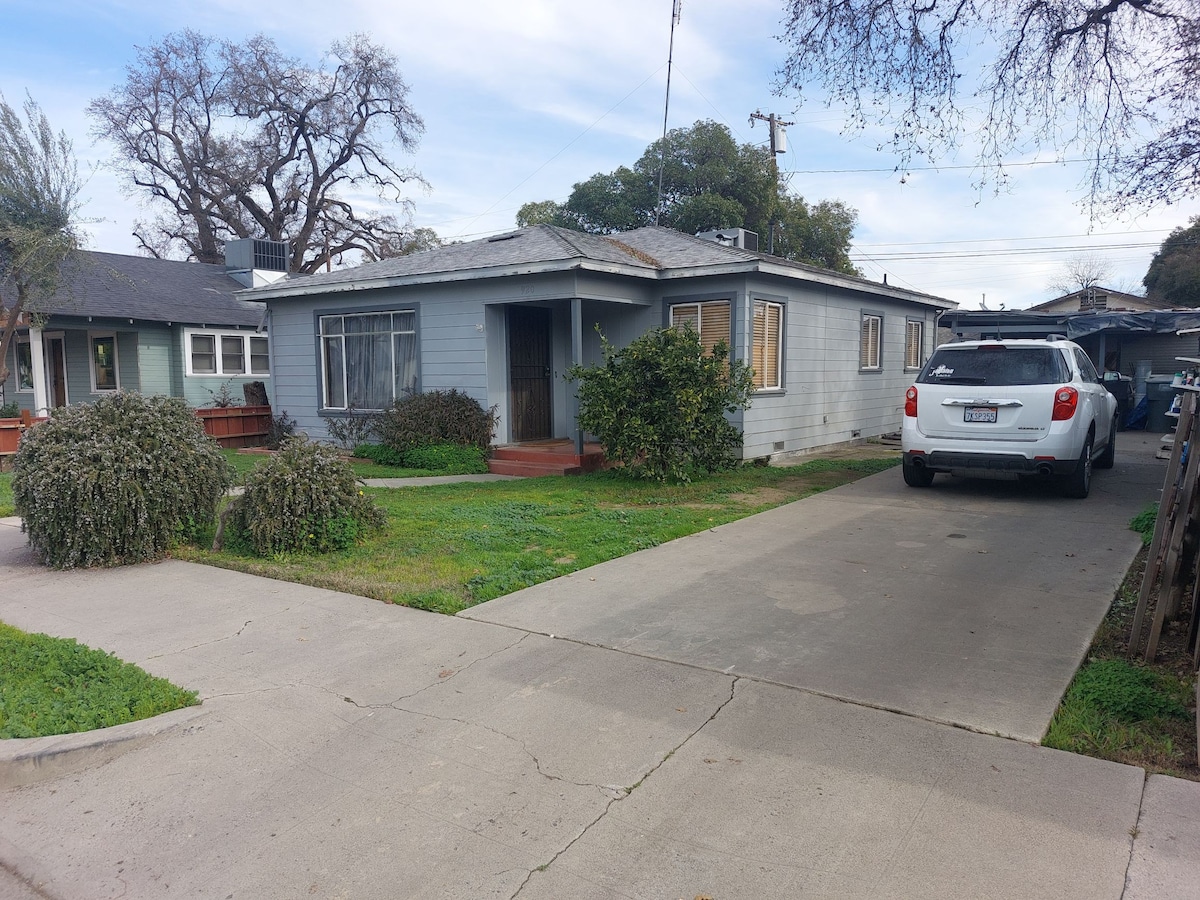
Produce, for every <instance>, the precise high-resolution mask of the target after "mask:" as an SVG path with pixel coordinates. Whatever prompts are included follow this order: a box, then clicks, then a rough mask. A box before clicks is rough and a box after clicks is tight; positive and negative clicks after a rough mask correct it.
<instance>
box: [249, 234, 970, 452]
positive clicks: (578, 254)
mask: <svg viewBox="0 0 1200 900" xmlns="http://www.w3.org/2000/svg"><path fill="white" fill-rule="evenodd" d="M756 247H757V239H756V236H754V235H753V234H752V233H749V232H743V231H742V230H741V229H737V228H735V229H728V230H725V231H722V232H713V233H711V234H708V235H701V236H697V237H693V236H690V235H686V234H681V233H679V232H677V231H672V230H670V229H667V228H658V227H649V228H640V229H637V230H636V231H630V232H624V233H621V234H613V235H608V236H600V235H590V234H582V233H580V232H576V231H570V230H567V229H564V228H556V227H553V226H549V225H535V226H532V227H530V228H523V229H520V230H517V231H513V232H510V233H507V234H500V235H496V236H494V237H490V238H485V239H482V240H477V241H470V242H467V243H462V244H452V245H448V246H445V247H441V248H438V249H434V250H429V251H426V252H423V253H415V254H412V255H410V256H404V257H398V258H396V259H387V260H382V261H380V262H376V263H369V264H366V265H361V266H358V267H356V268H348V269H343V270H338V271H334V272H327V273H320V274H316V275H310V276H307V277H304V278H291V279H288V280H285V281H280V282H276V283H274V284H271V285H268V286H266V287H261V288H258V289H256V290H253V291H250V292H248V293H247V294H245V295H243V296H248V297H253V298H255V299H256V300H263V301H265V302H266V303H267V306H268V308H269V322H270V327H271V337H272V341H273V342H274V345H273V346H274V349H273V357H272V358H273V363H274V365H273V367H272V371H273V373H274V376H275V378H274V380H275V382H276V383H275V387H274V397H275V402H276V405H277V406H278V408H280V409H285V410H287V411H288V413H289V415H291V416H293V417H294V418H295V419H296V421H297V423H298V426H299V428H301V429H302V430H304V431H305V432H307V433H308V434H309V435H311V436H312V437H314V438H325V437H327V435H328V431H327V423H328V422H329V421H330V420H332V419H336V418H341V417H345V416H351V415H354V414H355V413H356V412H366V411H369V410H377V409H382V408H385V407H387V406H389V405H390V404H391V403H392V401H393V400H394V399H395V398H398V397H401V396H403V395H404V394H405V393H407V392H411V391H431V390H437V389H443V390H445V389H451V388H454V389H457V390H460V391H464V392H465V393H467V394H469V395H470V396H472V397H474V398H475V399H477V400H478V401H479V402H480V403H482V404H483V405H484V406H486V407H493V406H494V407H495V408H496V411H497V414H498V417H499V420H498V425H497V430H496V435H495V441H496V442H497V443H498V444H511V443H524V442H535V441H545V440H547V439H562V438H566V439H571V440H573V441H574V442H575V445H576V449H577V451H580V450H582V446H583V441H584V435H583V434H581V433H580V431H579V429H578V426H577V423H576V415H577V401H576V397H575V387H574V385H573V384H571V383H570V382H569V381H568V380H567V379H566V374H567V370H568V368H569V366H570V365H571V364H572V363H580V364H585V365H588V364H593V363H597V362H599V361H600V360H601V359H602V352H601V344H600V334H599V333H598V332H600V333H603V334H604V336H605V337H607V338H608V340H609V341H611V342H612V343H613V344H614V345H616V346H618V347H621V346H625V345H626V344H628V343H629V342H630V341H632V340H633V339H634V338H636V337H638V336H639V335H641V334H643V333H645V332H646V331H647V330H649V329H652V328H655V327H660V326H667V325H679V324H681V323H684V322H688V323H691V324H692V325H693V326H694V327H695V328H696V330H697V331H698V332H699V333H700V337H701V340H702V341H703V342H704V343H705V344H709V345H711V344H712V343H714V342H716V341H718V340H719V341H723V342H725V343H726V344H728V345H729V346H730V347H731V348H732V352H733V355H734V357H735V358H738V359H744V360H746V361H747V362H748V363H749V364H750V365H751V366H752V367H753V368H754V371H755V388H756V390H755V393H754V395H753V399H752V403H751V406H750V408H749V409H747V410H745V411H738V412H737V413H736V414H734V415H733V419H735V424H736V425H737V426H738V427H739V428H740V429H741V430H742V431H743V434H744V436H745V439H744V445H743V448H742V455H743V457H744V458H747V459H749V458H757V457H766V456H785V455H788V454H793V453H801V452H805V451H807V450H812V449H814V448H817V447H822V446H827V445H830V444H836V443H839V442H844V441H849V440H853V439H855V438H866V437H870V436H872V435H880V434H884V433H887V432H892V431H897V430H899V428H900V423H901V418H902V415H903V404H904V399H903V398H904V390H905V388H907V387H908V385H909V384H910V382H911V380H912V377H913V373H914V372H916V371H917V370H918V369H919V368H920V367H921V365H922V364H923V363H924V362H925V359H926V357H927V355H928V353H929V352H930V351H931V350H932V347H933V336H934V334H935V329H936V323H937V316H938V314H939V313H940V312H942V311H943V310H945V309H948V308H950V307H953V306H954V305H955V304H953V303H951V302H950V301H948V300H943V299H941V298H939V297H933V296H930V295H928V294H922V293H919V292H917V291H912V290H907V289H905V288H899V287H895V286H891V285H888V284H880V283H878V282H872V281H867V280H866V279H864V278H855V277H852V276H848V275H843V274H841V273H839V272H833V271H829V270H827V269H820V268H817V267H815V266H808V265H804V264H801V263H796V262H791V261H789V260H785V259H780V258H777V257H773V256H769V255H767V254H765V253H759V252H757V249H756Z"/></svg>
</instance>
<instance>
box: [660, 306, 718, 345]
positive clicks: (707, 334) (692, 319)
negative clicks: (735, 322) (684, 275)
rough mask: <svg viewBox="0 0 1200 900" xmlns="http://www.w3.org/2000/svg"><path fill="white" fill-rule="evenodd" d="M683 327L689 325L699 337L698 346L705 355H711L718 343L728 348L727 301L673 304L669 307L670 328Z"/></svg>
mask: <svg viewBox="0 0 1200 900" xmlns="http://www.w3.org/2000/svg"><path fill="white" fill-rule="evenodd" d="M685 325H691V326H692V328H694V329H695V330H696V333H697V334H698V335H700V345H701V346H702V347H704V352H705V353H712V349H713V347H714V346H716V344H717V342H718V341H719V342H721V343H723V344H724V345H725V346H726V347H728V346H729V345H730V337H729V334H730V332H729V301H728V300H712V301H709V302H706V303H677V304H675V305H674V306H672V307H671V327H672V328H682V327H683V326H685Z"/></svg>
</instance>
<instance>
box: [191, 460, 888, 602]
mask: <svg viewBox="0 0 1200 900" xmlns="http://www.w3.org/2000/svg"><path fill="white" fill-rule="evenodd" d="M897 461H898V460H897V459H896V458H895V457H892V458H889V459H869V460H854V459H842V460H814V461H811V462H808V463H806V464H804V465H800V466H794V467H789V468H766V467H754V466H749V467H745V468H742V469H739V470H737V471H734V472H730V473H724V474H720V475H716V476H713V477H711V478H707V479H703V480H700V481H697V482H694V483H692V484H687V485H662V484H657V483H644V482H637V481H632V480H630V479H629V478H627V477H623V476H621V475H619V474H616V473H612V472H604V473H598V474H595V475H587V476H577V477H570V478H562V477H549V478H526V479H520V480H514V481H500V482H488V483H468V484H453V485H439V486H435V487H422V488H396V489H371V490H370V494H371V496H372V497H373V498H374V499H375V502H376V503H377V504H378V505H379V506H381V507H382V508H383V509H384V510H386V512H387V518H388V521H387V526H386V527H385V529H384V531H383V532H382V533H381V534H379V535H377V536H375V537H373V538H371V539H370V540H368V541H367V542H366V543H364V544H362V545H360V546H358V547H355V548H352V549H350V550H346V551H343V552H340V553H332V554H326V555H322V556H308V555H298V554H291V555H285V556H280V557H278V558H275V559H269V560H264V559H258V558H255V557H251V556H245V555H239V554H236V553H233V552H230V551H224V552H220V553H214V552H212V551H210V550H207V549H202V548H198V547H190V548H182V549H181V550H179V551H177V552H176V553H175V555H177V556H180V557H183V558H186V559H191V560H195V561H197V562H205V563H211V564H213V565H219V566H225V567H228V568H233V569H238V570H240V571H244V572H252V573H255V574H259V575H266V576H269V577H272V578H280V579H283V580H287V581H296V582H301V583H304V584H311V585H316V586H318V587H327V588H332V589H334V590H340V591H347V592H349V593H354V594H359V595H362V596H366V597H374V598H376V599H378V600H385V601H388V602H391V603H399V604H403V605H407V606H414V607H418V608H421V609H429V610H435V611H438V612H445V613H455V612H458V611H459V610H462V609H466V608H467V607H470V606H473V605H475V604H476V603H481V602H483V601H484V600H490V599H492V598H493V597H498V596H500V595H502V594H506V593H509V592H511V591H515V590H518V589H520V588H523V587H528V586H529V585H532V584H537V583H539V582H542V581H548V580H549V579H551V578H556V577H558V576H559V575H565V574H567V573H569V572H574V571H577V570H579V569H583V568H586V567H587V566H591V565H595V564H596V563H600V562H604V561H605V560H609V559H613V558H615V557H618V556H624V555H626V554H628V553H632V552H634V551H636V550H641V549H643V548H646V547H652V546H654V545H656V544H660V543H663V542H665V541H669V540H673V539H675V538H678V537H682V536H684V535H688V534H693V533H695V532H697V531H703V530H704V529H706V528H712V527H714V526H716V525H721V524H723V523H725V522H731V521H733V520H735V519H740V518H743V517H745V516H748V515H751V514H753V513H756V512H761V511H763V510H765V509H770V508H771V507H774V506H779V505H781V504H783V503H787V502H790V501H792V500H797V499H800V498H802V497H806V496H809V495H810V494H813V493H816V492H818V491H821V490H826V489H828V488H831V487H836V486H837V485H839V484H844V483H846V482H849V481H854V480H856V479H858V478H861V477H863V476H864V475H869V474H872V473H874V472H878V471H881V470H883V469H886V468H889V467H890V466H893V465H895V464H896V463H897Z"/></svg>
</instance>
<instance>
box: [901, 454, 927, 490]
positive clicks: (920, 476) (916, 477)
mask: <svg viewBox="0 0 1200 900" xmlns="http://www.w3.org/2000/svg"><path fill="white" fill-rule="evenodd" d="M900 468H901V469H903V470H904V483H905V484H907V485H908V486H909V487H929V486H930V485H931V484H933V472H932V471H930V470H929V469H926V468H924V467H918V466H914V465H913V464H912V463H911V462H909V460H908V458H907V457H905V458H904V459H903V460H902V461H901V463H900Z"/></svg>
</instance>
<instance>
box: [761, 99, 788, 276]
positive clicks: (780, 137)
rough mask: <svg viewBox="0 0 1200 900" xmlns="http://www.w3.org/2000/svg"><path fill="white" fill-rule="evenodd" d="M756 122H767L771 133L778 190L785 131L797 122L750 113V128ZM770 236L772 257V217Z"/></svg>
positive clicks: (768, 225)
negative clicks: (779, 157)
mask: <svg viewBox="0 0 1200 900" xmlns="http://www.w3.org/2000/svg"><path fill="white" fill-rule="evenodd" d="M755 122H766V123H767V125H768V127H769V128H770V131H771V168H772V170H773V174H774V176H775V185H776V190H778V185H779V161H778V160H777V159H776V157H777V156H778V155H779V154H780V153H787V132H786V131H784V128H786V127H787V126H789V125H795V124H796V123H795V122H785V121H783V120H782V119H780V118H778V117H776V115H775V113H768V114H767V115H765V116H764V115H763V114H762V113H761V112H760V111H759V110H757V109H756V110H755V111H754V112H752V113H750V127H751V128H753V127H754V123H755ZM767 227H768V229H769V231H770V234H768V235H767V252H768V253H769V254H771V255H772V256H774V255H775V217H774V216H772V217H771V221H770V222H769V223H768V224H767Z"/></svg>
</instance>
